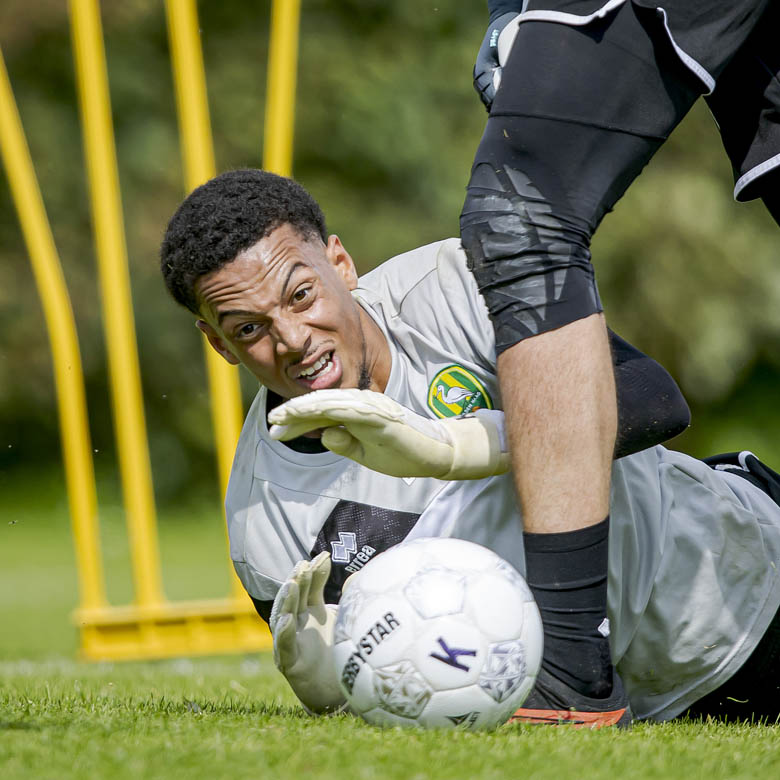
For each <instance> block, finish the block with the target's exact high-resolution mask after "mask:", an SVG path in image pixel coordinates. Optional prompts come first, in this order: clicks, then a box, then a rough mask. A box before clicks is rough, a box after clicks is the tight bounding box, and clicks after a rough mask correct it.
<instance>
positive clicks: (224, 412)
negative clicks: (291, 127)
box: [165, 0, 245, 598]
mask: <svg viewBox="0 0 780 780" xmlns="http://www.w3.org/2000/svg"><path fill="white" fill-rule="evenodd" d="M165 10H166V13H167V18H168V37H169V40H170V47H171V63H172V65H173V78H174V84H175V87H176V107H177V111H178V116H179V135H180V137H181V145H182V160H183V163H184V179H185V189H186V190H187V192H190V191H192V190H194V189H195V188H196V187H198V186H199V185H201V184H203V182H205V181H207V180H208V179H210V178H212V177H213V176H214V175H215V173H216V166H215V164H214V145H213V142H212V138H211V124H210V122H209V109H208V98H207V95H206V74H205V70H204V67H203V54H202V51H201V46H200V37H199V34H198V11H197V7H196V5H195V0H166V3H165ZM203 348H204V350H205V354H206V368H207V371H208V377H209V391H210V392H209V395H210V398H211V420H212V425H213V428H214V441H215V442H216V448H217V466H218V469H219V480H220V487H221V489H222V496H223V497H224V495H225V493H226V492H227V485H228V478H229V477H230V468H231V465H232V463H233V454H234V453H235V450H236V444H237V443H238V437H239V434H240V433H241V424H242V420H243V412H242V409H241V387H240V385H239V380H238V370H237V369H236V368H235V367H233V366H230V365H228V364H227V363H226V362H225V361H224V360H223V359H222V358H221V357H220V356H219V355H217V353H216V352H214V350H213V349H212V348H211V346H210V345H209V343H208V341H207V340H206V338H205V337H204V338H203ZM230 581H231V591H232V592H233V595H234V596H236V597H240V598H245V594H244V589H243V588H242V586H241V583H240V582H239V580H238V577H237V576H236V574H235V572H234V571H233V570H232V567H231V575H230Z"/></svg>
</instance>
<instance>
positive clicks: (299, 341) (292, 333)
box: [272, 317, 311, 357]
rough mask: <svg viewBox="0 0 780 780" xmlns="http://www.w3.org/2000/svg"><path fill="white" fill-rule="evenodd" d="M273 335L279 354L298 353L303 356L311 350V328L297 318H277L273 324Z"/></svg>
mask: <svg viewBox="0 0 780 780" xmlns="http://www.w3.org/2000/svg"><path fill="white" fill-rule="evenodd" d="M272 336H273V338H274V341H275V345H276V354H277V355H289V354H296V353H297V354H298V355H300V356H301V357H303V356H304V355H306V354H308V352H309V348H310V346H311V330H310V329H309V327H308V325H306V324H305V323H303V322H300V321H296V318H293V317H287V318H284V319H279V320H276V321H275V322H274V324H273V328H272Z"/></svg>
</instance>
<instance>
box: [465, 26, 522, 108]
mask: <svg viewBox="0 0 780 780" xmlns="http://www.w3.org/2000/svg"><path fill="white" fill-rule="evenodd" d="M518 16H520V14H519V13H514V12H510V13H506V14H502V15H501V16H499V17H498V19H496V20H495V22H493V23H492V24H491V25H490V26H489V27H488V29H487V32H486V33H485V37H484V38H483V39H482V45H481V46H480V47H479V51H478V52H477V60H476V62H475V63H474V89H476V90H477V94H478V95H479V99H480V100H481V101H482V102H483V103H484V104H485V108H486V109H487V110H488V111H490V107H491V106H492V105H493V99H494V98H495V96H496V92H497V90H498V87H499V85H500V84H501V73H502V71H503V68H504V65H505V64H506V61H507V60H508V59H509V52H510V51H511V50H512V46H513V45H514V42H515V37H516V36H517V29H518V27H519V26H520V25H519V23H518V21H517V17H518Z"/></svg>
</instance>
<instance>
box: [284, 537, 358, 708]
mask: <svg viewBox="0 0 780 780" xmlns="http://www.w3.org/2000/svg"><path fill="white" fill-rule="evenodd" d="M329 575H330V553H328V552H321V553H320V554H319V555H318V556H317V557H316V558H315V559H314V560H312V561H299V562H298V563H297V564H296V565H295V568H294V569H293V571H292V574H291V576H290V578H289V579H288V580H287V581H286V582H285V583H284V584H283V585H282V587H281V588H280V589H279V592H278V593H277V594H276V598H275V599H274V605H273V608H272V609H271V618H270V620H269V625H270V627H271V634H272V635H273V638H274V663H276V668H277V669H278V670H279V671H280V672H281V673H282V674H283V675H284V676H285V677H286V678H287V681H288V682H289V683H290V687H291V688H292V689H293V691H295V695H296V696H297V697H298V698H299V699H300V700H301V703H302V704H303V705H304V707H305V708H306V710H307V711H308V712H309V713H311V714H319V713H326V712H336V711H337V710H339V709H340V708H341V707H342V706H343V705H344V704H345V699H344V694H343V693H342V692H341V688H340V687H339V681H338V677H337V675H336V672H335V670H334V669H333V663H332V661H331V654H332V652H333V626H334V625H335V623H336V612H337V610H338V608H337V607H336V606H335V605H333V604H326V603H325V598H324V595H323V591H324V588H325V583H326V582H327V579H328V576H329Z"/></svg>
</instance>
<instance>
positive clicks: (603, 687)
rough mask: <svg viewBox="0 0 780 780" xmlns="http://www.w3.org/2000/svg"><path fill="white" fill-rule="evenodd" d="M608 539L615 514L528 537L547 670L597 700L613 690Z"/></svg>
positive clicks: (530, 575) (530, 576) (528, 562)
mask: <svg viewBox="0 0 780 780" xmlns="http://www.w3.org/2000/svg"><path fill="white" fill-rule="evenodd" d="M608 538H609V516H607V518H606V519H605V520H604V521H603V522H601V523H599V524H598V525H593V526H589V527H588V528H582V529H580V530H577V531H568V532H566V533H556V534H528V533H525V534H523V541H524V543H525V561H526V579H527V580H528V585H529V586H530V588H531V591H532V592H533V594H534V598H535V599H536V604H537V606H538V607H539V612H540V613H541V615H542V624H543V626H544V658H543V660H542V666H543V667H544V668H545V669H546V671H548V672H549V673H550V674H552V675H553V676H554V677H556V678H557V679H559V680H562V681H563V682H565V683H566V684H567V685H569V686H570V687H571V688H573V689H574V690H576V691H578V692H579V693H581V694H583V695H584V696H589V697H591V698H604V697H606V696H609V694H610V693H611V692H612V656H611V654H610V650H609V638H608V637H609V623H608V622H605V619H606V616H607V566H608V559H607V543H608ZM599 629H601V630H599ZM604 633H606V634H607V636H604Z"/></svg>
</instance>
